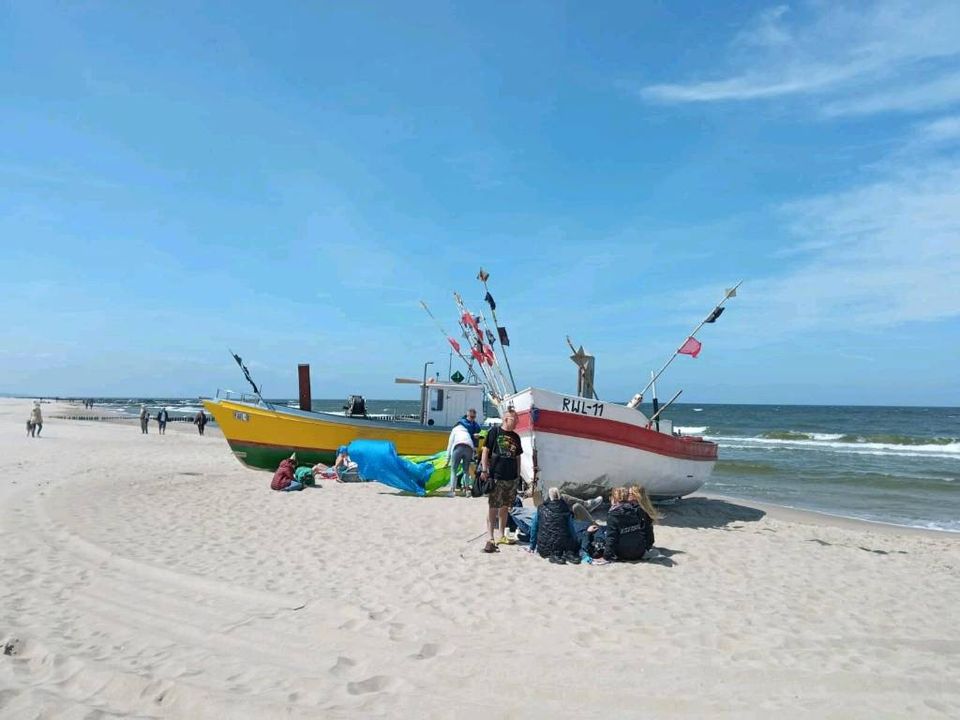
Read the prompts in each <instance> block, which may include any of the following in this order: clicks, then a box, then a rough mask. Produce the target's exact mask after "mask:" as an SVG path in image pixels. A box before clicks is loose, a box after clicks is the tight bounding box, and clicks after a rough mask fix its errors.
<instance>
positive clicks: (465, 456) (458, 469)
mask: <svg viewBox="0 0 960 720" xmlns="http://www.w3.org/2000/svg"><path fill="white" fill-rule="evenodd" d="M470 412H471V413H473V417H472V418H468V417H467V416H464V417H463V418H461V420H460V421H459V422H458V423H457V424H456V425H454V426H453V429H452V430H450V438H449V440H448V441H447V465H448V466H449V467H450V493H449V494H450V495H451V496H452V495H453V494H454V493H455V492H456V491H458V490H460V488H461V487H462V488H463V489H464V490H466V489H467V480H468V479H469V477H470V465H471V463H473V457H474V455H476V446H475V445H474V442H475V440H474V433H473V432H471V430H472V428H471V426H470V425H469V424H468V423H471V421H472V425H473V426H475V427H476V428H477V432H478V433H479V432H480V426H479V425H477V421H476V419H475V418H476V417H477V411H476V410H471V411H470Z"/></svg>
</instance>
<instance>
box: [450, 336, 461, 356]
mask: <svg viewBox="0 0 960 720" xmlns="http://www.w3.org/2000/svg"><path fill="white" fill-rule="evenodd" d="M447 342H449V343H450V347H452V348H453V349H454V350H455V351H456V352H457V353H459V352H460V343H458V342H457V341H456V340H454V339H453V338H452V337H448V338H447Z"/></svg>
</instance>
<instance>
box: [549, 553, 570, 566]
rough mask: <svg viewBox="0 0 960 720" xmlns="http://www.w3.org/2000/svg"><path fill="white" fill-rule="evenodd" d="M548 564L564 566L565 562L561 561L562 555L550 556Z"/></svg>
mask: <svg viewBox="0 0 960 720" xmlns="http://www.w3.org/2000/svg"><path fill="white" fill-rule="evenodd" d="M550 562H552V563H553V564H554V565H566V564H567V561H566V560H564V559H563V556H562V555H551V556H550Z"/></svg>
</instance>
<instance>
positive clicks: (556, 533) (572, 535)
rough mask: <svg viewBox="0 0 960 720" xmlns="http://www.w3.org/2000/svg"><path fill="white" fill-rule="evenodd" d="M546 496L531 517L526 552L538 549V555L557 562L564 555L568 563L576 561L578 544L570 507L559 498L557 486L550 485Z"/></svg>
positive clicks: (560, 560)
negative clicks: (528, 544)
mask: <svg viewBox="0 0 960 720" xmlns="http://www.w3.org/2000/svg"><path fill="white" fill-rule="evenodd" d="M547 497H548V499H547V500H545V501H544V502H543V504H541V505H540V507H538V508H537V512H536V514H535V515H534V516H533V522H532V523H531V526H530V552H538V553H540V557H544V558H550V560H551V561H558V562H566V559H565V558H564V556H565V554H566V557H567V558H569V559H570V560H571V562H578V561H579V557H580V556H579V555H578V554H577V553H576V552H575V551H576V550H577V548H578V547H579V543H578V541H577V531H576V528H575V527H574V524H573V513H572V512H571V511H570V506H569V505H567V503H566V501H565V500H564V499H563V498H561V497H560V491H559V490H557V488H550V490H549V492H548V494H547ZM555 559H556V560H555Z"/></svg>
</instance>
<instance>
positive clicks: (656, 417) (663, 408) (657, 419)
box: [650, 390, 683, 432]
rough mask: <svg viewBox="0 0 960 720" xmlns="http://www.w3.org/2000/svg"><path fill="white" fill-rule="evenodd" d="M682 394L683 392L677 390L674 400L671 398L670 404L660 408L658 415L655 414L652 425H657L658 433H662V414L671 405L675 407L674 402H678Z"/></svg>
mask: <svg viewBox="0 0 960 720" xmlns="http://www.w3.org/2000/svg"><path fill="white" fill-rule="evenodd" d="M682 392H683V390H677V394H676V395H674V396H673V397H672V398H670V402H668V403H667V404H666V405H664V406H663V407H662V408H660V409H659V410H657V412H656V414H655V415H654V416H653V417H652V418H650V422H651V424H652V423H654V422H656V423H657V431H658V432H659V431H660V413H662V412H663V411H664V410H666V409H667V408H668V407H670V406H671V405H673V401H674V400H676V399H677V398H678V397H680V393H682Z"/></svg>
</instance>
